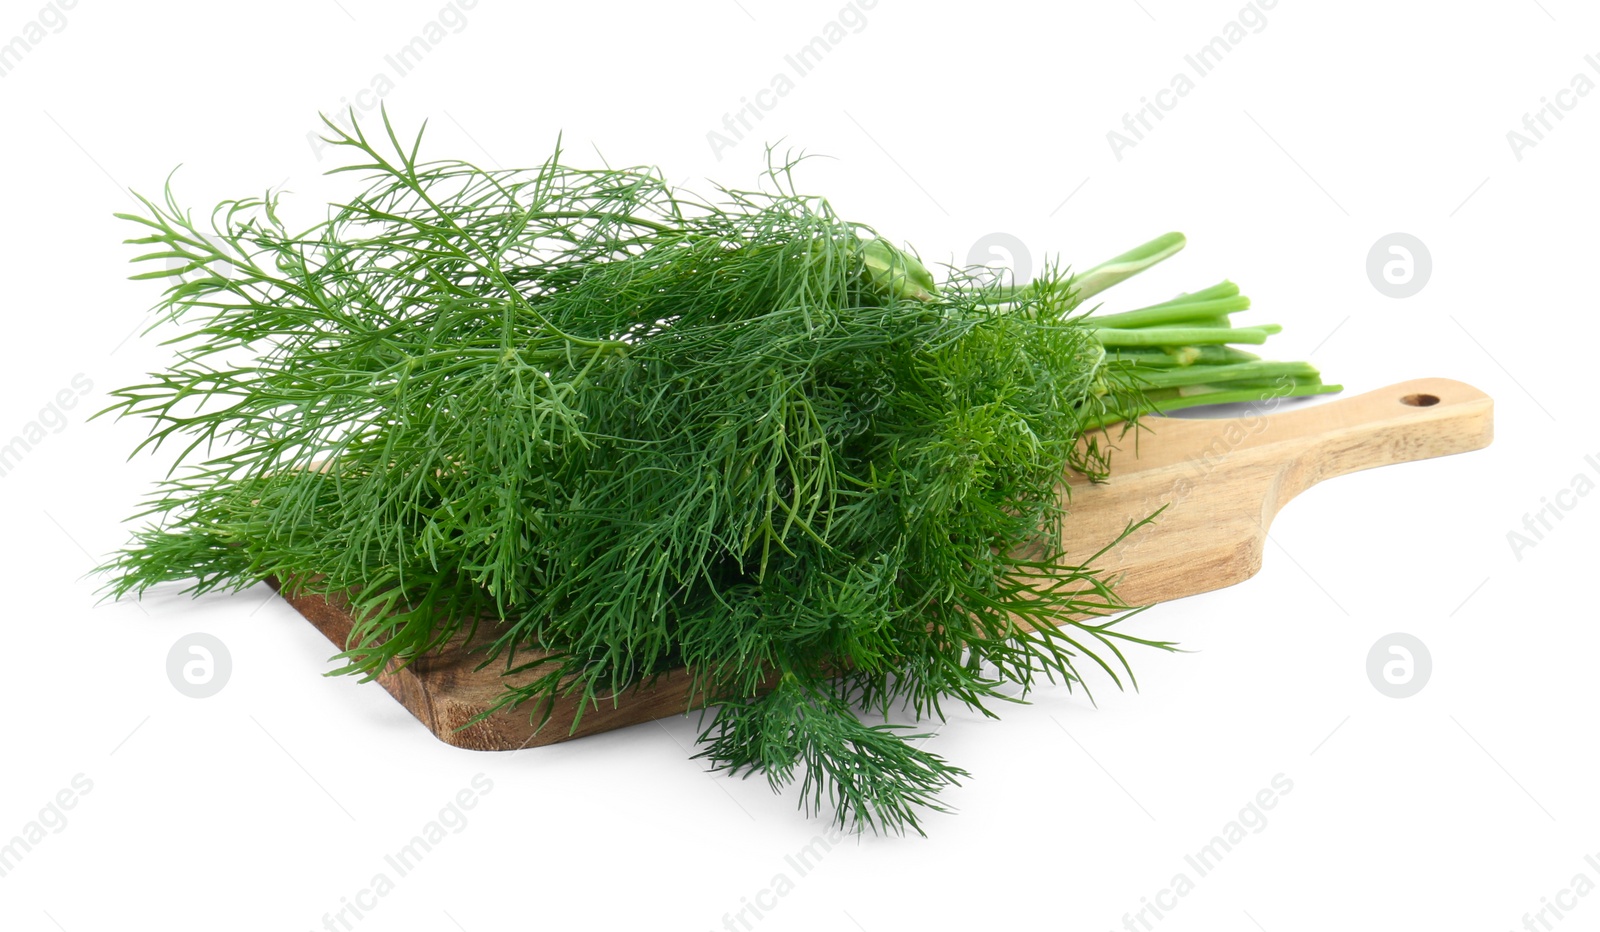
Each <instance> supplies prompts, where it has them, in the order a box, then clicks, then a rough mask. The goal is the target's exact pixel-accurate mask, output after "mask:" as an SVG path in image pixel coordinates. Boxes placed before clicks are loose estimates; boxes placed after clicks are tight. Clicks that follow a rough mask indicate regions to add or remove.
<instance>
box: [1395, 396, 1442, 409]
mask: <svg viewBox="0 0 1600 932" xmlns="http://www.w3.org/2000/svg"><path fill="white" fill-rule="evenodd" d="M1400 403H1401V404H1403V405H1410V406H1411V407H1413V408H1426V407H1429V406H1430V405H1436V404H1438V403H1439V396H1438V395H1407V396H1405V397H1404V398H1402V399H1400Z"/></svg>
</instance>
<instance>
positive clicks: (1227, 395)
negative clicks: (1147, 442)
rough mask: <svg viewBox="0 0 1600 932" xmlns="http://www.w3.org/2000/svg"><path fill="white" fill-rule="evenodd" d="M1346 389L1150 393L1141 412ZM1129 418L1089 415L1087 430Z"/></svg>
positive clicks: (1297, 386) (1316, 387) (1309, 387)
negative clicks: (1157, 394) (1165, 394)
mask: <svg viewBox="0 0 1600 932" xmlns="http://www.w3.org/2000/svg"><path fill="white" fill-rule="evenodd" d="M1342 391H1344V386H1343V385H1300V384H1294V385H1292V386H1291V387H1290V388H1289V389H1288V390H1287V391H1273V390H1272V389H1271V388H1268V389H1261V388H1237V389H1224V390H1220V391H1215V392H1205V393H1202V394H1194V395H1174V396H1172V397H1166V398H1150V397H1147V398H1146V400H1145V403H1144V404H1142V405H1141V406H1140V407H1141V409H1142V411H1141V413H1145V414H1165V413H1167V412H1169V411H1177V410H1180V409H1183V408H1193V407H1198V406H1200V405H1218V404H1236V403H1239V402H1250V401H1260V402H1266V401H1268V400H1270V399H1274V398H1301V397H1305V396H1308V395H1329V394H1334V393H1336V392H1342ZM1124 420H1126V418H1123V417H1121V416H1118V415H1115V414H1109V415H1103V416H1101V417H1097V418H1089V419H1087V420H1086V421H1085V424H1084V428H1085V430H1098V429H1101V428H1104V427H1108V426H1110V425H1112V424H1116V423H1118V422H1120V421H1124Z"/></svg>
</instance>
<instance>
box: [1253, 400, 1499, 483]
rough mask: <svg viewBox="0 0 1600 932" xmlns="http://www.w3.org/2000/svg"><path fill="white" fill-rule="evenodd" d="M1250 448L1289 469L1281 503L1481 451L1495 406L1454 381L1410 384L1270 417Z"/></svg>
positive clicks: (1491, 426) (1488, 435) (1491, 430)
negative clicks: (1331, 483) (1329, 484)
mask: <svg viewBox="0 0 1600 932" xmlns="http://www.w3.org/2000/svg"><path fill="white" fill-rule="evenodd" d="M1266 424H1267V427H1266V428H1265V429H1263V430H1261V431H1260V432H1259V433H1257V434H1256V435H1255V440H1256V443H1255V444H1253V445H1254V446H1260V447H1263V448H1266V447H1273V448H1279V447H1288V448H1290V450H1292V455H1284V454H1287V453H1289V450H1282V449H1274V451H1273V452H1274V453H1275V454H1277V455H1281V456H1282V457H1283V460H1284V461H1286V462H1288V463H1289V464H1290V467H1289V468H1288V469H1286V470H1285V471H1284V473H1283V477H1282V479H1281V481H1280V484H1279V489H1278V495H1277V496H1276V497H1277V503H1278V504H1279V505H1281V504H1282V503H1283V502H1285V501H1288V500H1289V499H1290V498H1292V497H1294V496H1295V495H1297V494H1299V493H1300V492H1302V491H1304V490H1305V489H1307V488H1310V487H1311V486H1313V485H1315V484H1316V483H1318V482H1321V481H1322V480H1324V479H1331V478H1333V477H1334V476H1342V475H1344V474H1346V473H1351V472H1356V471H1358V470H1362V469H1371V468H1373V467H1376V466H1388V465H1390V464H1392V463H1407V462H1411V461H1412V460H1421V459H1429V458H1431V457H1435V456H1448V455H1450V454H1453V453H1465V452H1467V451H1469V450H1479V449H1482V448H1484V447H1486V446H1488V445H1489V443H1490V442H1491V441H1492V440H1493V439H1494V401H1493V399H1491V398H1490V397H1489V396H1488V395H1486V394H1484V393H1483V392H1481V391H1479V390H1478V389H1476V388H1474V387H1472V386H1471V385H1468V384H1466V383H1465V382H1457V381H1454V380H1453V379H1413V380H1411V381H1408V382H1400V383H1398V384H1395V385H1390V386H1388V387H1387V388H1380V389H1378V390H1376V391H1371V392H1366V393H1365V394H1361V395H1356V396H1355V397H1353V398H1341V399H1339V400H1337V401H1332V402H1328V403H1326V404H1320V405H1314V406H1310V407H1306V408H1301V409H1298V410H1295V411H1287V412H1284V413H1282V414H1275V415H1273V416H1272V417H1270V418H1267V419H1266Z"/></svg>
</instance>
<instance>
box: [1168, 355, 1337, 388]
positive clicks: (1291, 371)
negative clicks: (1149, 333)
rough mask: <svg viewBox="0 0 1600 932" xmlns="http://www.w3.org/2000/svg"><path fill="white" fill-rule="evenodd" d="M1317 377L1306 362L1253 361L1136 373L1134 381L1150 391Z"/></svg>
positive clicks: (1315, 370) (1314, 368) (1315, 369)
mask: <svg viewBox="0 0 1600 932" xmlns="http://www.w3.org/2000/svg"><path fill="white" fill-rule="evenodd" d="M1318 375H1320V373H1319V372H1318V371H1317V368H1316V367H1315V366H1313V365H1311V364H1310V363H1308V362H1273V361H1269V360H1257V361H1255V362H1242V363H1235V364H1233V365H1223V366H1207V365H1199V366H1182V367H1179V368H1173V369H1157V370H1154V371H1151V372H1148V373H1139V374H1138V376H1137V378H1139V380H1140V381H1142V382H1143V383H1144V384H1146V385H1149V386H1150V387H1152V388H1176V387H1178V386H1182V385H1206V384H1209V383H1213V382H1233V381H1237V380H1239V379H1270V378H1276V377H1279V376H1290V377H1293V378H1313V377H1316V376H1318Z"/></svg>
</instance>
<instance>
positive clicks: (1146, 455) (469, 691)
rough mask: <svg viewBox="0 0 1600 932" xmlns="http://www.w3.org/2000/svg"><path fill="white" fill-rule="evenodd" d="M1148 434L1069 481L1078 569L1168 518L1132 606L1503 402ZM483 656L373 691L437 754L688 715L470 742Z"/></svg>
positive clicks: (1438, 399) (1239, 567)
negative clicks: (1341, 485) (1099, 477)
mask: <svg viewBox="0 0 1600 932" xmlns="http://www.w3.org/2000/svg"><path fill="white" fill-rule="evenodd" d="M1275 408H1282V409H1283V410H1276V411H1275V410H1274V409H1275ZM1142 426H1143V429H1141V430H1139V431H1137V432H1128V433H1126V434H1125V435H1123V436H1122V437H1121V438H1120V439H1117V441H1116V446H1117V447H1118V449H1117V452H1116V454H1115V455H1114V456H1113V458H1112V476H1111V478H1110V480H1109V481H1107V482H1104V483H1100V484H1091V483H1089V482H1087V481H1083V480H1082V478H1081V477H1076V476H1074V477H1069V481H1070V482H1071V493H1070V498H1069V499H1068V501H1069V510H1070V512H1071V517H1070V520H1069V521H1068V523H1067V529H1068V533H1070V535H1071V537H1072V539H1071V540H1070V541H1067V542H1065V544H1066V549H1067V551H1068V553H1069V554H1070V555H1072V556H1073V557H1078V558H1086V557H1088V556H1090V555H1092V554H1094V553H1095V552H1096V551H1098V550H1100V549H1101V548H1102V547H1104V546H1105V545H1106V544H1107V543H1108V542H1110V541H1113V540H1115V539H1116V538H1117V536H1118V535H1119V534H1121V533H1122V532H1123V531H1124V529H1126V528H1127V527H1128V525H1129V524H1131V523H1133V522H1137V521H1139V520H1141V519H1143V518H1145V517H1147V516H1149V515H1151V514H1153V513H1154V512H1156V511H1157V510H1158V509H1161V508H1162V506H1166V508H1165V510H1163V511H1161V513H1160V515H1159V516H1158V517H1157V518H1156V520H1155V521H1154V522H1152V523H1150V524H1147V525H1145V526H1143V527H1141V528H1139V529H1138V530H1136V531H1134V532H1133V533H1132V534H1131V535H1129V537H1128V538H1127V539H1126V540H1124V541H1122V542H1121V543H1120V544H1118V545H1117V546H1115V547H1113V548H1112V549H1111V550H1110V551H1108V552H1107V553H1106V554H1104V555H1103V556H1102V557H1101V558H1100V559H1099V560H1097V561H1095V564H1094V565H1095V566H1097V567H1099V568H1100V569H1101V570H1102V571H1103V572H1105V573H1106V574H1107V575H1108V577H1111V578H1114V579H1115V580H1116V581H1117V582H1116V586H1115V588H1116V592H1117V595H1118V596H1119V597H1120V598H1121V599H1122V600H1123V601H1124V602H1125V603H1127V604H1129V605H1146V604H1150V603H1154V602H1164V601H1167V600H1170V599H1177V598H1182V597H1183V596H1187V595H1194V594H1196V593H1199V592H1206V591H1209V590H1212V589H1219V588H1222V587H1224V586H1231V585H1233V584H1235V583H1238V582H1242V581H1244V580H1246V579H1249V578H1250V577H1251V576H1253V575H1255V573H1256V571H1257V570H1259V569H1260V568H1261V560H1262V551H1263V545H1264V544H1265V541H1266V535H1267V529H1268V527H1269V526H1270V525H1271V523H1272V519H1273V517H1274V516H1276V515H1277V513H1278V509H1280V508H1282V507H1283V505H1284V503H1285V502H1287V501H1289V500H1290V499H1291V498H1294V497H1295V496H1296V495H1298V494H1300V493H1301V492H1303V491H1305V490H1306V489H1308V488H1310V487H1311V486H1313V485H1316V484H1317V483H1318V482H1321V481H1322V480H1324V479H1328V478H1331V477H1333V476H1340V475H1343V474H1345V473H1349V472H1355V471H1357V470H1360V469H1370V468H1372V467H1374V466H1387V465H1389V464H1391V463H1404V462H1409V461H1411V460H1420V459H1427V458H1429V457H1434V456H1445V455H1447V454H1450V453H1462V452H1466V451H1468V450H1477V449H1481V448H1483V447H1486V446H1488V445H1489V442H1490V440H1491V439H1492V438H1493V434H1494V416H1493V401H1492V400H1491V399H1490V398H1489V396H1488V395H1485V394H1484V393H1483V392H1480V391H1478V390H1477V389H1475V388H1473V387H1472V386H1470V385H1466V384H1463V383H1461V382H1454V381H1451V380H1449V379H1418V380H1416V381H1412V382H1404V383H1401V384H1399V385H1392V386H1390V387H1388V388H1383V389H1379V390H1378V391H1375V392H1368V393H1367V394H1364V395H1357V396H1355V397H1352V398H1342V399H1339V400H1337V401H1330V402H1327V403H1324V404H1317V405H1311V406H1294V405H1291V404H1290V403H1287V402H1283V401H1281V400H1278V401H1277V403H1276V404H1274V402H1273V401H1270V400H1269V401H1267V402H1263V403H1261V404H1260V405H1257V406H1256V407H1255V408H1254V410H1253V412H1252V413H1251V414H1250V415H1249V416H1246V417H1238V418H1225V419H1212V418H1170V417H1151V418H1146V419H1144V420H1143V421H1142ZM1117 431H1118V428H1115V427H1114V428H1112V436H1113V437H1115V436H1116V434H1117ZM273 584H274V585H277V583H276V582H274V583H273ZM280 591H282V590H280ZM283 596H284V598H286V599H287V600H288V602H289V604H291V605H293V606H294V607H295V609H296V610H298V611H299V612H300V614H302V615H304V616H305V617H306V618H307V619H309V620H310V621H311V623H312V624H313V625H315V626H316V627H317V630H319V631H321V632H322V633H323V634H324V635H326V636H327V637H328V639H329V640H331V641H332V642H333V643H334V644H335V645H336V646H338V647H339V648H340V649H343V648H344V645H345V641H346V639H347V638H348V637H349V634H350V628H351V624H352V619H351V617H350V615H349V614H347V613H346V611H345V608H346V607H347V606H346V605H345V604H344V603H342V601H341V600H339V599H330V598H325V597H323V596H320V595H312V594H302V593H295V592H293V591H292V590H290V591H283ZM478 646H479V645H477V644H473V643H468V644H457V645H452V646H451V647H449V648H447V649H445V650H443V651H441V652H440V653H438V654H435V655H430V656H428V657H424V658H421V659H419V660H417V661H415V662H414V663H412V664H411V665H409V666H407V667H405V668H403V669H391V670H390V671H388V672H386V673H384V674H382V675H380V676H379V677H378V681H379V682H380V683H382V684H383V686H384V688H385V689H387V690H388V691H389V692H390V693H391V694H392V695H393V696H394V697H395V698H396V699H398V700H399V701H400V703H401V704H402V705H404V706H405V707H406V708H407V709H409V710H410V711H411V713H412V714H413V715H415V716H416V717H417V718H418V719H419V720H420V721H421V722H422V723H423V724H424V725H426V726H427V727H428V729H429V730H431V731H432V732H433V733H434V734H435V735H437V736H438V737H439V738H440V739H441V740H443V741H445V742H447V743H449V744H453V745H456V746H457V747H463V748H472V749H476V750H510V749H514V748H521V747H532V746H538V745H542V744H551V743H554V742H557V741H565V740H568V739H570V738H576V737H582V736H584V735H591V734H595V733H597V732H602V731H610V730H611V729H614V728H622V727H624V726H627V725H635V724H638V723H640V722H647V721H650V720H652V719H656V718H663V717H666V716H668V715H676V714H681V713H683V712H684V711H686V709H687V700H686V698H685V697H686V695H687V688H688V680H689V677H688V676H687V674H685V673H683V672H682V671H675V672H673V673H670V674H668V675H666V676H664V677H662V678H660V679H659V680H657V681H656V682H655V683H654V684H653V685H651V686H650V687H648V688H640V689H635V690H632V691H630V692H627V693H624V694H622V695H621V696H619V697H617V698H616V700H615V703H614V704H613V703H612V702H609V701H608V702H604V703H602V704H601V706H600V707H599V708H590V709H588V710H586V711H585V712H584V714H583V719H582V724H581V726H580V727H579V728H578V729H577V730H576V731H575V732H574V731H569V730H568V728H567V727H566V725H565V724H564V723H566V722H570V721H571V720H572V717H573V711H574V709H573V708H572V706H571V705H570V704H567V705H562V704H558V705H557V707H556V709H555V711H554V713H553V714H552V716H551V719H550V723H549V725H547V726H546V727H545V728H544V729H542V730H540V731H538V732H535V731H534V729H533V727H532V724H531V723H530V721H529V715H528V713H527V712H526V711H517V712H509V711H502V712H498V713H496V714H495V715H493V716H491V717H489V718H486V719H484V720H483V721H481V722H478V723H476V724H473V725H472V726H470V727H467V728H462V727H461V726H462V725H465V724H466V723H467V722H468V721H470V720H471V719H472V718H473V717H474V716H476V715H478V714H479V713H480V712H482V711H483V710H484V709H485V708H487V707H489V706H490V705H491V704H492V702H493V701H494V699H496V698H497V697H498V696H499V695H500V693H501V691H502V690H503V689H504V688H505V681H504V680H503V679H502V677H501V676H500V674H499V673H498V671H497V669H496V668H495V667H493V666H491V667H490V668H488V669H485V670H482V671H479V670H475V669H474V668H475V667H476V666H477V665H478V663H479V662H480V660H481V656H480V655H478V654H477V653H475V649H476V648H477V647H478Z"/></svg>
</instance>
